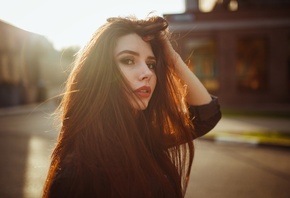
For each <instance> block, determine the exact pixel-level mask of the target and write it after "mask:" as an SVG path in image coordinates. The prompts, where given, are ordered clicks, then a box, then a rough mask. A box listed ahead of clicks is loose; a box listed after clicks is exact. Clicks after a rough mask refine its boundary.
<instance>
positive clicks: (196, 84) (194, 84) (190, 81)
mask: <svg viewBox="0 0 290 198" xmlns="http://www.w3.org/2000/svg"><path fill="white" fill-rule="evenodd" d="M164 49H165V51H166V53H167V54H170V56H169V57H171V58H172V61H173V62H174V63H175V69H176V72H177V74H178V75H179V77H180V78H181V79H182V80H183V82H184V83H185V84H186V85H187V91H188V94H187V98H186V101H187V103H188V104H189V105H204V104H208V103H210V102H211V100H212V98H211V95H210V94H209V93H208V91H207V89H206V88H205V87H204V86H203V84H202V83H201V82H200V80H199V79H198V78H197V77H196V75H195V74H194V73H193V72H192V71H191V70H190V69H189V67H188V66H187V65H186V63H185V62H184V61H183V60H182V58H181V57H180V55H179V54H178V53H177V52H176V51H175V50H174V49H173V47H172V45H171V43H170V41H169V40H168V39H167V38H165V40H164Z"/></svg>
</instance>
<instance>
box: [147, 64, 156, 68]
mask: <svg viewBox="0 0 290 198" xmlns="http://www.w3.org/2000/svg"><path fill="white" fill-rule="evenodd" d="M147 66H148V68H149V69H152V70H155V68H156V63H155V62H152V63H147Z"/></svg>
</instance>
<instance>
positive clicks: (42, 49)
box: [0, 20, 63, 107]
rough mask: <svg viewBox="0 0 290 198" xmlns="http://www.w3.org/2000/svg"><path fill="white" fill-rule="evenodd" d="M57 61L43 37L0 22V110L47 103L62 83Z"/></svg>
mask: <svg viewBox="0 0 290 198" xmlns="http://www.w3.org/2000/svg"><path fill="white" fill-rule="evenodd" d="M59 60H60V53H59V52H57V51H56V50H55V49H54V48H53V45H52V43H51V42H49V41H48V40H47V39H46V38H45V37H44V36H41V35H38V34H35V33H31V32H28V31H25V30H22V29H20V28H17V27H15V26H13V25H11V24H8V23H6V22H4V21H1V20H0V107H6V106H14V105H22V104H28V103H36V102H41V101H44V100H45V99H47V98H48V93H49V91H50V89H51V88H52V87H53V86H54V85H55V84H58V85H59V83H61V82H62V81H63V74H62V73H63V72H61V68H60V64H59V62H60V61H59Z"/></svg>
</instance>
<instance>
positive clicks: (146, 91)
mask: <svg viewBox="0 0 290 198" xmlns="http://www.w3.org/2000/svg"><path fill="white" fill-rule="evenodd" d="M134 93H135V94H136V95H138V96H139V97H142V98H148V97H150V95H151V87H149V86H142V87H140V88H138V89H136V90H134Z"/></svg>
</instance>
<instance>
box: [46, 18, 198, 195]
mask: <svg viewBox="0 0 290 198" xmlns="http://www.w3.org/2000/svg"><path fill="white" fill-rule="evenodd" d="M131 33H136V34H138V35H139V36H140V37H142V38H146V36H151V37H150V38H151V39H150V40H148V41H147V42H149V43H150V45H151V48H152V50H153V53H154V56H155V57H156V61H157V65H156V69H155V73H156V76H157V84H156V87H155V90H154V92H153V94H152V98H151V100H150V102H149V104H148V107H147V108H146V109H145V110H143V111H141V110H140V111H137V110H135V109H134V108H133V107H132V104H131V103H130V101H129V100H128V94H132V93H131V90H130V87H129V84H128V82H127V80H126V78H125V77H124V76H123V75H122V73H121V71H120V69H119V68H118V66H117V64H116V62H115V59H114V49H115V46H116V43H117V41H118V39H119V38H120V37H121V36H124V35H127V34H131ZM166 37H170V33H169V30H168V23H167V21H166V20H165V19H164V18H163V17H159V16H149V17H148V18H146V19H143V20H138V19H137V18H135V17H133V16H129V17H116V18H110V19H108V20H107V22H106V23H105V24H104V25H103V26H101V27H100V28H99V29H98V30H97V31H96V32H95V34H94V35H93V36H92V39H91V40H90V41H89V42H88V44H87V45H86V46H85V47H84V48H83V49H82V50H81V51H80V52H79V54H78V57H77V59H76V60H75V63H74V64H75V65H74V68H73V70H72V72H71V74H70V76H69V78H68V80H67V82H66V90H65V93H64V96H63V98H62V102H61V104H60V106H59V112H60V114H61V116H60V117H61V123H62V124H61V128H60V132H59V136H58V140H57V144H56V146H55V148H54V151H53V153H52V156H51V165H50V168H49V171H48V175H47V178H46V182H45V185H44V192H43V198H47V197H51V187H52V184H53V182H54V180H55V179H56V177H57V175H58V174H61V172H63V173H62V174H64V175H65V176H66V177H67V178H69V184H68V185H67V186H66V189H65V191H67V195H68V197H82V195H88V196H89V197H124V198H128V197H158V198H162V197H166V198H168V197H174V198H179V197H180V198H181V197H184V194H185V190H186V186H187V183H188V178H189V174H190V169H191V165H192V161H193V153H194V146H193V143H192V133H193V128H194V126H193V125H192V122H191V120H190V117H189V113H188V110H187V107H186V103H185V95H186V86H184V85H183V83H182V81H181V80H180V79H178V76H177V75H176V74H175V70H174V64H175V63H174V59H172V57H169V55H168V54H167V51H166V49H164V48H165V46H166V45H165V44H164V42H165V38H166Z"/></svg>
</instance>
